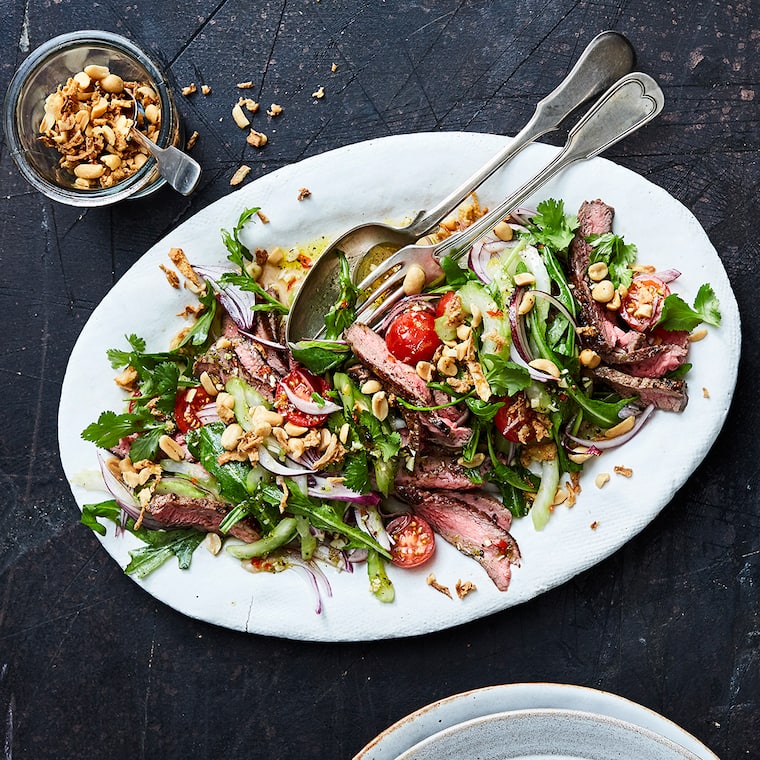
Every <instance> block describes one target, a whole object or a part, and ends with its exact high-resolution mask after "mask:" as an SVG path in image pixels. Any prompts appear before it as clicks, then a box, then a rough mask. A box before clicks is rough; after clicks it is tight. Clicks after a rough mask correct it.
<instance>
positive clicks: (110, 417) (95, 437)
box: [82, 407, 165, 449]
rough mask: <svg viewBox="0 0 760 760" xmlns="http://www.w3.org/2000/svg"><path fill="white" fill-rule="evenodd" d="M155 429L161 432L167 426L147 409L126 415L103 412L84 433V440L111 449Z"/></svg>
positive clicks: (140, 409) (139, 409)
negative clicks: (134, 436) (133, 435)
mask: <svg viewBox="0 0 760 760" xmlns="http://www.w3.org/2000/svg"><path fill="white" fill-rule="evenodd" d="M154 427H155V428H156V429H158V430H160V431H161V432H163V431H164V429H165V425H164V424H163V423H158V422H157V421H156V418H155V417H153V415H152V414H151V413H150V412H149V411H148V410H147V409H145V407H138V408H137V410H136V411H135V412H129V413H124V414H116V413H115V412H111V411H106V412H101V414H100V416H99V417H98V421H97V422H93V423H91V424H90V425H88V426H87V427H86V428H85V429H84V430H83V431H82V438H84V440H85V441H90V442H91V443H94V444H95V445H96V446H98V447H99V448H101V449H110V448H113V447H114V446H116V445H117V444H118V443H119V441H120V440H121V439H122V438H124V437H126V436H128V435H132V434H133V433H143V432H145V431H146V430H148V429H153V428H154Z"/></svg>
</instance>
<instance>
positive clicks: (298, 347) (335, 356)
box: [290, 340, 351, 375]
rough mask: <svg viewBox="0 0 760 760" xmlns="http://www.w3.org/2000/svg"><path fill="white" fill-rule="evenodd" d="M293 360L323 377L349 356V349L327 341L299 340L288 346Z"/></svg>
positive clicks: (343, 345)
mask: <svg viewBox="0 0 760 760" xmlns="http://www.w3.org/2000/svg"><path fill="white" fill-rule="evenodd" d="M290 352H291V353H292V354H293V358H294V359H295V360H296V361H298V362H300V363H301V364H303V365H304V367H306V368H307V369H309V370H311V371H312V372H313V373H314V374H315V375H324V374H325V372H328V371H329V370H331V369H336V368H337V367H339V366H340V365H341V364H343V362H344V361H346V359H347V358H348V357H349V356H350V355H351V349H350V348H349V347H348V346H346V345H345V344H343V343H336V342H333V341H329V340H301V341H299V342H298V343H291V344H290Z"/></svg>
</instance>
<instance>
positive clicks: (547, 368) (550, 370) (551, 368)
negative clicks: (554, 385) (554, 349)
mask: <svg viewBox="0 0 760 760" xmlns="http://www.w3.org/2000/svg"><path fill="white" fill-rule="evenodd" d="M528 364H529V366H531V367H533V369H536V370H538V371H539V372H545V373H546V374H547V375H551V376H552V377H553V378H556V379H559V377H560V375H561V373H560V371H559V367H558V366H557V365H556V364H555V363H554V362H553V361H551V360H549V359H534V360H533V361H532V362H529V363H528Z"/></svg>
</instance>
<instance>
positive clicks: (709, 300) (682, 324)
mask: <svg viewBox="0 0 760 760" xmlns="http://www.w3.org/2000/svg"><path fill="white" fill-rule="evenodd" d="M702 322H706V323H707V324H708V325H713V326H715V327H717V326H718V325H720V304H719V302H718V298H717V297H716V295H715V291H714V290H713V289H712V287H711V286H710V285H708V284H707V283H705V284H704V285H702V286H701V287H700V288H699V291H697V296H696V298H695V299H694V308H693V309H692V308H691V307H690V306H689V304H687V303H686V301H684V300H683V298H681V296H679V295H677V294H676V293H671V294H670V295H669V296H668V297H667V298H666V299H665V300H664V301H663V303H662V313H661V314H660V319H659V320H658V321H657V327H661V328H662V329H663V330H687V331H691V330H693V329H694V328H695V327H696V326H697V325H699V324H701V323H702Z"/></svg>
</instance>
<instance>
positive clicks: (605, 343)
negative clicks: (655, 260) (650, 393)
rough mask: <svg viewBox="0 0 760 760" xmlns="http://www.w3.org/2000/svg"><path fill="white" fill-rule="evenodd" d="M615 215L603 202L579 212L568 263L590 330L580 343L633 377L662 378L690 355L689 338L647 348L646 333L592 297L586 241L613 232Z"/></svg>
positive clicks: (677, 336) (675, 336) (670, 338)
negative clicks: (618, 316)
mask: <svg viewBox="0 0 760 760" xmlns="http://www.w3.org/2000/svg"><path fill="white" fill-rule="evenodd" d="M614 215H615V209H613V208H612V207H611V206H608V205H607V204H606V203H604V202H603V201H600V200H595V201H584V202H583V204H581V207H580V209H579V210H578V229H577V230H576V233H575V238H574V239H573V242H572V243H571V244H570V250H569V263H570V278H571V280H572V283H573V285H574V288H575V298H576V300H577V301H578V303H579V304H580V306H581V320H582V322H583V325H584V327H586V328H588V329H587V330H586V331H585V332H584V334H583V335H582V337H581V340H582V342H583V344H584V345H585V346H588V347H589V348H591V349H593V350H594V351H596V352H597V353H598V354H599V356H601V357H602V359H603V360H604V361H605V363H607V364H611V365H614V366H617V365H619V366H621V367H622V368H623V369H624V370H625V371H626V372H627V373H628V374H630V375H635V376H638V377H662V376H663V375H664V374H665V373H666V372H670V371H672V370H674V369H676V368H677V367H680V366H681V364H683V362H684V361H685V359H686V354H687V352H688V349H687V344H686V340H685V337H686V336H685V335H683V334H681V333H666V334H665V339H664V340H663V341H662V342H660V343H657V344H653V345H647V342H646V337H645V336H644V335H643V333H640V332H637V331H636V330H632V329H630V328H628V326H627V325H623V323H622V322H621V321H620V320H618V318H617V315H616V314H615V313H614V312H611V311H609V310H608V309H607V308H606V307H605V306H604V304H600V303H598V302H597V301H595V300H594V298H593V296H592V295H591V287H590V285H589V282H588V278H587V277H586V272H587V270H588V267H589V262H590V257H591V250H592V249H591V246H590V245H589V244H588V243H587V242H586V238H587V237H588V236H589V235H602V234H604V233H606V232H611V231H612V219H613V217H614Z"/></svg>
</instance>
